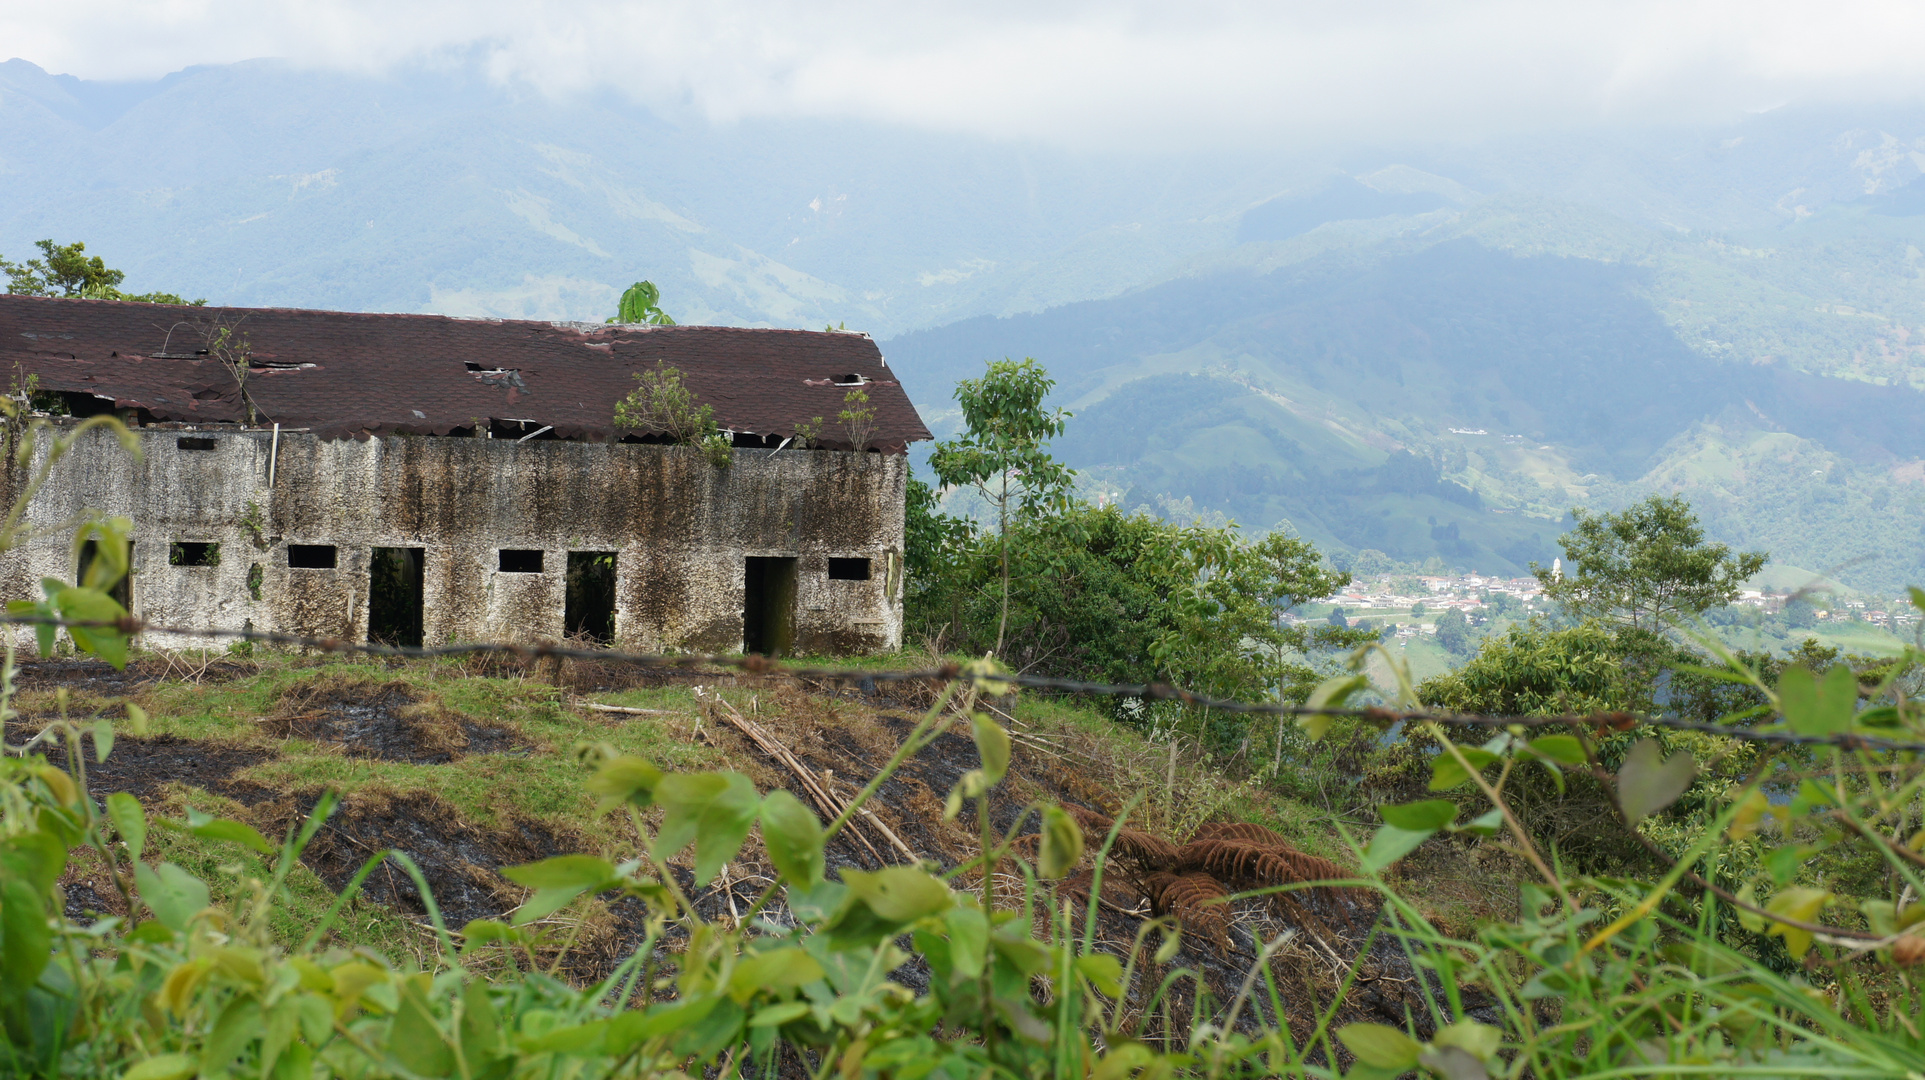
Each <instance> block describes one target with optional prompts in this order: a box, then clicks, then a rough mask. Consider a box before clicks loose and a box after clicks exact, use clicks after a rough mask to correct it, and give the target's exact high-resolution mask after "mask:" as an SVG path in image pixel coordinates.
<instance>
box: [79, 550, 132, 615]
mask: <svg viewBox="0 0 1925 1080" xmlns="http://www.w3.org/2000/svg"><path fill="white" fill-rule="evenodd" d="M99 554H100V541H98V540H89V541H87V542H85V543H83V544H81V545H80V566H79V567H78V568H77V570H76V572H75V574H74V580H75V581H86V580H87V570H88V568H89V567H91V566H93V564H94V558H95V557H96V556H97V555H99ZM107 595H108V596H111V597H113V598H114V599H115V600H116V601H118V602H119V603H120V606H121V607H124V608H126V609H127V610H128V611H132V610H134V542H133V541H132V540H129V541H127V575H126V576H125V577H123V578H121V579H120V580H119V581H116V582H114V584H113V586H112V587H111V588H109V589H108V590H107Z"/></svg>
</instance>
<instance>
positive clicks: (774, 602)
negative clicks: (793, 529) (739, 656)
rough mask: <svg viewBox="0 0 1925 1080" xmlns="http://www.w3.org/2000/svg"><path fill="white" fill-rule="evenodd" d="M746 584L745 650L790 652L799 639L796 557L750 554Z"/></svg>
mask: <svg viewBox="0 0 1925 1080" xmlns="http://www.w3.org/2000/svg"><path fill="white" fill-rule="evenodd" d="M742 586H743V588H742V651H743V652H747V653H761V654H762V655H763V656H782V655H785V654H787V653H788V651H789V647H790V646H791V645H793V644H794V643H795V560H794V559H783V558H758V557H756V556H750V557H749V559H748V570H747V572H746V574H745V576H744V577H743V581H742Z"/></svg>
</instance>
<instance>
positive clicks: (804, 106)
mask: <svg viewBox="0 0 1925 1080" xmlns="http://www.w3.org/2000/svg"><path fill="white" fill-rule="evenodd" d="M0 43H4V44H0V49H4V50H5V51H6V52H9V53H12V54H14V55H18V56H21V57H23V58H26V59H29V60H32V61H33V62H35V63H37V64H40V65H41V66H43V67H45V68H47V69H48V70H50V71H55V72H70V73H73V74H76V75H80V76H82V77H83V78H97V79H136V78H152V77H155V76H158V75H161V74H164V73H166V72H169V71H173V70H177V69H179V68H182V67H185V66H187V65H190V64H202V63H225V62H232V61H237V60H244V59H250V58H254V57H262V56H278V57H285V58H287V59H289V60H292V61H294V62H296V63H300V64H304V65H312V66H316V67H324V68H334V69H347V70H355V71H363V72H371V73H378V72H383V71H389V70H393V69H395V68H397V67H400V66H411V65H416V64H421V63H434V62H442V61H446V60H449V59H463V60H472V59H477V58H478V59H479V60H480V61H481V62H482V63H483V64H485V66H486V69H487V70H488V71H489V72H490V73H491V74H492V75H493V76H495V77H496V78H498V79H500V80H502V81H504V82H512V83H522V84H527V85H530V86H533V87H535V88H538V89H540V90H542V91H544V92H548V93H556V94H568V93H573V92H579V91H586V90H596V89H608V88H613V89H617V90H620V91H623V92H625V93H627V94H629V95H631V96H633V97H634V98H635V99H637V100H639V101H641V102H644V103H647V104H650V105H653V106H656V107H669V108H675V109H689V108H692V109H694V110H695V111H698V112H700V113H702V114H704V115H706V116H708V117H710V118H713V119H717V120H729V119H734V118H739V117H745V116H758V115H810V116H849V117H860V118H864V119H870V120H882V121H888V122H897V123H904V124H908V125H912V126H916V127H922V128H929V129H936V130H949V131H966V132H972V133H978V134H987V135H992V136H994V135H1005V136H1013V137H1019V138H1032V139H1039V140H1043V141H1047V142H1052V143H1062V144H1088V145H1107V146H1118V145H1131V144H1141V145H1152V146H1181V145H1189V144H1196V143H1214V144H1219V145H1222V144H1234V143H1235V142H1236V141H1238V140H1241V139H1248V138H1252V137H1261V138H1265V139H1272V138H1301V139H1307V140H1321V139H1325V138H1342V139H1343V140H1345V141H1350V140H1354V139H1357V138H1365V139H1380V138H1407V137H1411V136H1424V135H1428V134H1437V135H1446V136H1460V137H1461V136H1475V135H1479V134H1486V133H1496V132H1506V131H1518V130H1526V129H1532V128H1539V127H1545V126H1564V125H1571V124H1590V123H1597V122H1607V123H1608V122H1616V121H1630V122H1648V121H1652V120H1666V119H1677V120H1700V119H1705V118H1710V117H1718V116H1731V115H1737V114H1739V113H1741V112H1742V111H1743V110H1746V109H1757V108H1762V107H1769V106H1774V105H1778V104H1781V103H1784V102H1787V101H1791V102H1817V101H1838V100H1845V101H1858V102H1868V101H1912V100H1925V64H1920V63H1919V61H1918V57H1919V56H1921V55H1925V5H1920V4H1917V3H1875V2H1854V0H1826V2H1824V3H1772V2H1769V0H1747V2H1731V0H1703V2H1691V0H1670V2H1662V3H1654V2H1635V0H1634V2H1616V3H1599V2H1594V0H1572V2H1565V3H1545V2H1542V0H1533V2H1514V0H1451V2H1438V0H1352V2H1348V3H1343V4H1328V3H1315V4H1311V3H1239V2H1228V0H1226V2H1207V0H1205V2H1192V3H1187V4H1168V3H1157V4H1151V3H1146V2H1139V3H1122V2H1119V3H1101V4H1098V3H1084V4H1077V3H1051V2H1048V0H1030V2H1015V0H977V2H972V3H946V4H940V5H938V4H917V3H902V2H901V0H895V2H877V0H827V2H820V3H807V4H804V3H784V2H778V0H691V2H663V3H646V2H632V3H620V2H612V0H574V2H558V0H460V2H453V0H282V2H278V3H276V2H272V0H95V2H93V3H89V4H48V3H44V2H42V0H5V2H4V4H0Z"/></svg>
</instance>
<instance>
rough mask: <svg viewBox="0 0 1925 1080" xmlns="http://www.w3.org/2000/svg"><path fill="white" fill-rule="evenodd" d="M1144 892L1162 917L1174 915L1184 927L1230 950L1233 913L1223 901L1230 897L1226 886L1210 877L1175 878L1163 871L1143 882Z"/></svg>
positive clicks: (1180, 875) (1203, 875)
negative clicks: (1231, 913) (1221, 901)
mask: <svg viewBox="0 0 1925 1080" xmlns="http://www.w3.org/2000/svg"><path fill="white" fill-rule="evenodd" d="M1143 891H1144V893H1145V894H1146V895H1148V896H1149V898H1150V906H1151V907H1152V908H1153V909H1154V910H1155V911H1156V913H1157V914H1159V915H1174V916H1175V917H1176V918H1177V919H1178V920H1180V921H1181V922H1182V923H1183V925H1184V927H1185V928H1187V929H1189V930H1192V931H1195V932H1197V933H1200V934H1203V935H1204V936H1206V937H1208V938H1209V939H1210V940H1211V941H1213V942H1214V943H1216V945H1217V946H1218V947H1219V948H1222V949H1225V950H1228V949H1229V947H1230V937H1229V933H1228V930H1229V925H1230V909H1229V907H1228V906H1226V905H1225V904H1222V903H1211V902H1210V901H1212V900H1217V901H1220V900H1222V898H1224V897H1226V896H1228V895H1229V894H1228V893H1227V892H1225V891H1224V889H1223V883H1222V882H1220V881H1218V880H1217V879H1215V878H1213V877H1211V876H1210V875H1208V874H1172V873H1170V872H1169V871H1167V870H1159V871H1157V872H1155V873H1152V874H1149V875H1147V876H1145V877H1144V878H1143Z"/></svg>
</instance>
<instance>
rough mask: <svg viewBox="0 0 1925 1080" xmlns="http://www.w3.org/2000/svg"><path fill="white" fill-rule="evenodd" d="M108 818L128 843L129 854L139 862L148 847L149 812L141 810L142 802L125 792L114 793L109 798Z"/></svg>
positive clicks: (122, 838)
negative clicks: (143, 850) (142, 852)
mask: <svg viewBox="0 0 1925 1080" xmlns="http://www.w3.org/2000/svg"><path fill="white" fill-rule="evenodd" d="M107 817H108V820H110V821H112V822H113V823H114V831H115V832H117V833H119V834H120V838H121V840H123V841H125V842H126V844H127V853H128V854H129V855H131V856H132V857H133V859H134V861H136V862H139V861H140V853H141V851H142V849H144V848H145V847H146V846H147V812H146V811H145V810H142V809H141V806H140V800H139V799H136V798H134V797H133V796H132V795H129V794H127V793H126V792H124V791H116V792H114V793H113V794H112V795H109V796H107Z"/></svg>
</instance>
